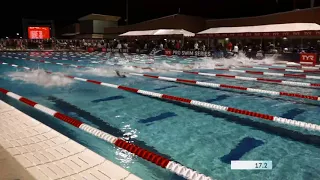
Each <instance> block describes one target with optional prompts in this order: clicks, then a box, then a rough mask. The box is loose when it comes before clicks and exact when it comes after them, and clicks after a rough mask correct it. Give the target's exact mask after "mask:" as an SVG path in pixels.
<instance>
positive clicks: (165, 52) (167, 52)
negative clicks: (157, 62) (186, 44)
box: [164, 49, 172, 56]
mask: <svg viewBox="0 0 320 180" xmlns="http://www.w3.org/2000/svg"><path fill="white" fill-rule="evenodd" d="M164 55H166V56H172V51H171V50H170V49H166V50H164Z"/></svg>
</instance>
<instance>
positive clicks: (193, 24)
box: [104, 14, 206, 35]
mask: <svg viewBox="0 0 320 180" xmlns="http://www.w3.org/2000/svg"><path fill="white" fill-rule="evenodd" d="M205 25H206V21H205V18H202V17H197V16H188V15H183V14H174V15H170V16H165V17H161V18H158V19H152V20H148V21H144V22H141V23H137V24H132V25H127V26H118V27H108V28H105V30H104V32H105V34H112V35H119V34H123V33H126V32H128V31H139V30H155V29H184V30H187V31H190V32H199V31H201V30H203V29H204V28H205Z"/></svg>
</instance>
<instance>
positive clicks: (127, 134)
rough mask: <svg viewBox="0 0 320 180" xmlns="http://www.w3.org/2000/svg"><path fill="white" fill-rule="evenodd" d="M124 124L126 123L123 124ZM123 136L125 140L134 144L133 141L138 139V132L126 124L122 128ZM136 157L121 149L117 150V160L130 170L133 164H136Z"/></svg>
mask: <svg viewBox="0 0 320 180" xmlns="http://www.w3.org/2000/svg"><path fill="white" fill-rule="evenodd" d="M122 123H123V124H124V122H122ZM121 131H122V132H123V133H124V134H123V137H122V138H123V139H125V140H126V141H127V142H129V143H133V139H134V138H137V137H138V135H137V134H138V130H137V129H132V128H131V126H130V125H128V124H126V125H124V126H123V127H122V128H121ZM134 157H135V155H134V154H132V153H130V152H128V151H126V150H123V149H121V148H117V150H116V159H118V160H119V161H120V163H121V165H122V167H125V168H129V167H130V165H131V164H133V163H134V161H133V160H134Z"/></svg>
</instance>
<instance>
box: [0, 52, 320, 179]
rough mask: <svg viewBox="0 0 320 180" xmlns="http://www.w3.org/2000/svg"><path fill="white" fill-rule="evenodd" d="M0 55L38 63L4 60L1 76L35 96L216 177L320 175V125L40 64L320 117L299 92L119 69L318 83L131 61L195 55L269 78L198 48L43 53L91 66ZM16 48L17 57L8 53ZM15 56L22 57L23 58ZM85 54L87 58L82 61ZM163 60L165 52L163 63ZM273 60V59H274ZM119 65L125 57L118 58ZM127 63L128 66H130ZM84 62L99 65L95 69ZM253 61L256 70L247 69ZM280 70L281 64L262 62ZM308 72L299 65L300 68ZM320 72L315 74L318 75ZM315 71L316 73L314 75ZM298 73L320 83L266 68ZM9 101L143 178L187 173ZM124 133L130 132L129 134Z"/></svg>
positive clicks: (311, 91) (203, 62)
mask: <svg viewBox="0 0 320 180" xmlns="http://www.w3.org/2000/svg"><path fill="white" fill-rule="evenodd" d="M1 55H5V57H2V56H1V59H0V60H1V61H4V62H7V63H12V64H17V65H20V66H25V67H29V68H39V69H40V70H37V71H33V72H29V71H23V70H19V69H18V70H17V69H15V68H13V67H10V66H7V65H1V66H0V70H1V76H0V84H1V87H3V88H6V89H8V90H10V91H12V92H16V93H18V94H20V95H23V96H25V97H28V98H30V99H32V100H35V101H37V102H39V103H41V104H43V105H45V106H47V107H50V108H52V109H55V110H59V111H60V112H63V113H65V114H67V115H69V116H72V117H75V118H77V119H79V120H81V121H83V122H85V123H87V124H89V125H91V126H93V127H97V128H99V129H101V130H103V131H105V132H108V133H111V134H113V135H116V136H127V135H128V136H131V141H133V142H134V143H136V144H139V145H142V146H144V147H145V148H146V149H148V150H150V151H152V152H156V153H160V154H162V155H163V156H166V157H169V158H170V159H172V160H174V161H177V162H180V163H181V164H183V165H185V166H187V167H190V168H193V169H195V170H197V171H198V172H201V173H203V174H205V175H207V176H210V177H212V178H214V179H230V180H231V179H232V180H233V179H258V178H260V179H297V180H298V179H319V177H320V173H319V172H318V171H317V169H318V166H319V165H320V163H319V162H318V161H317V160H318V159H319V158H318V153H319V147H320V146H319V145H320V138H319V136H318V135H319V133H318V132H316V131H309V130H304V129H302V128H297V127H291V126H287V125H281V124H275V123H273V122H271V121H270V122H269V121H264V120H260V119H258V118H253V117H247V116H242V115H235V114H230V113H224V112H217V111H208V110H204V109H203V108H198V107H193V106H188V105H184V104H180V103H172V102H170V101H162V100H159V99H155V98H150V97H146V96H140V95H137V94H133V93H129V92H125V91H120V90H119V89H113V88H108V87H103V86H97V85H95V84H90V83H86V82H79V81H72V80H70V79H68V78H64V77H61V76H58V75H57V76H51V75H48V74H46V73H45V72H43V71H41V69H44V70H48V71H53V72H61V73H64V74H68V75H71V76H77V77H82V78H86V79H93V80H97V81H102V82H106V83H112V84H118V85H120V84H121V85H125V86H129V87H133V88H138V89H143V90H148V91H153V92H159V93H165V94H170V95H175V96H179V97H186V98H190V99H193V100H198V101H204V102H209V103H214V104H219V105H224V106H228V107H235V108H239V109H245V110H250V111H254V112H260V113H265V114H270V115H275V116H280V117H284V118H290V119H297V120H300V121H304V122H309V123H314V124H319V122H318V120H319V118H318V116H317V113H318V112H319V110H320V109H319V105H320V103H319V102H316V101H312V100H305V99H299V98H291V97H282V96H270V95H265V94H259V93H250V92H245V91H240V90H229V89H221V88H204V87H199V86H191V85H187V84H181V83H175V82H167V81H159V80H157V79H153V78H147V77H141V76H133V75H128V77H127V78H119V77H117V76H116V75H115V73H114V72H113V69H115V68H118V69H121V71H131V72H132V71H134V72H137V71H138V72H139V73H144V74H150V75H161V76H165V77H174V78H181V79H196V80H198V81H201V82H211V83H218V84H230V85H234V86H245V87H253V88H257V89H264V90H273V91H287V92H294V93H300V94H308V95H314V96H317V95H319V90H318V89H315V88H306V87H298V86H284V85H281V84H270V83H258V82H255V81H240V80H237V79H226V78H216V77H209V76H199V75H195V74H188V73H178V72H168V71H163V70H161V71H149V70H148V69H144V70H143V69H134V68H131V67H129V65H136V66H145V67H147V66H149V67H153V68H158V69H169V68H171V69H179V68H181V67H182V65H181V64H187V65H188V64H189V65H192V64H195V65H196V66H197V67H198V68H200V69H197V71H200V72H206V73H211V74H212V73H215V74H231V75H238V76H243V77H244V76H245V77H264V76H259V75H256V74H243V73H240V72H227V71H222V70H212V68H214V66H216V64H215V62H213V61H211V60H209V59H204V58H202V59H200V58H196V57H190V58H180V57H163V56H159V57H151V56H147V55H144V56H142V55H127V54H115V53H96V54H91V55H89V54H82V53H73V54H72V53H65V54H63V53H52V54H50V53H48V54H47V56H48V57H47V58H44V57H43V58H39V57H33V59H35V60H45V61H48V62H58V63H67V64H74V65H78V66H85V67H83V68H82V67H81V68H74V67H70V66H66V65H64V66H63V65H61V64H58V65H57V64H50V63H45V62H44V61H42V62H40V61H33V62H32V61H27V60H24V59H23V58H26V57H29V56H30V55H32V56H33V55H37V54H29V53H15V54H12V53H11V54H8V53H2V54H1ZM8 56H10V57H8ZM15 57H17V59H15ZM78 60H81V61H78ZM163 61H166V63H164V62H163ZM240 61H241V63H242V64H249V65H250V64H253V62H251V61H249V60H246V59H244V58H243V59H241V60H239V59H238V60H236V59H231V60H220V61H219V63H220V64H221V63H222V64H226V65H227V66H228V67H229V66H230V65H239V62H240ZM267 62H268V63H270V62H271V63H272V60H267ZM114 64H118V65H117V66H115V65H114ZM124 65H126V67H124ZM86 67H95V68H96V69H90V68H86ZM242 69H245V70H252V69H248V68H242ZM262 71H268V72H275V73H282V72H279V71H270V70H262ZM296 74H301V73H296ZM312 75H314V74H312ZM314 76H317V75H316V74H315V75H314ZM265 78H272V79H281V80H285V81H294V82H311V83H314V84H315V83H319V80H317V79H302V80H301V79H298V78H288V77H274V76H268V77H265ZM1 98H2V99H4V100H5V101H6V102H8V103H10V104H12V105H14V106H15V107H19V108H20V109H22V110H23V112H25V113H27V114H29V115H31V116H33V117H36V118H37V119H39V120H42V122H43V123H45V124H47V125H49V126H50V127H52V128H54V129H56V130H58V131H59V132H61V133H63V134H66V135H67V136H68V137H70V138H72V139H74V140H76V141H78V142H80V143H82V144H84V145H85V146H86V147H89V148H90V149H92V150H93V151H95V152H97V153H99V154H100V155H102V156H104V157H106V158H107V159H110V160H111V161H113V162H115V163H116V164H119V165H121V166H123V167H126V168H128V170H129V171H131V172H133V173H134V174H136V175H138V176H139V177H141V178H143V179H181V178H180V177H179V176H177V175H174V174H172V173H170V172H167V171H166V170H164V169H161V168H158V167H157V166H155V165H152V164H151V163H149V162H147V161H144V160H141V159H140V158H138V157H134V156H132V155H131V154H130V153H127V152H125V151H124V150H120V149H117V148H114V147H112V146H110V145H109V144H107V143H105V142H104V141H102V140H99V139H98V138H95V137H94V136H92V135H89V134H86V133H84V132H81V131H79V130H77V129H75V128H72V127H70V126H69V125H66V124H64V123H61V122H59V121H57V120H55V119H53V118H50V117H47V116H45V115H44V114H41V113H39V112H37V111H35V110H33V109H31V108H28V107H26V106H24V105H21V104H20V103H19V102H17V101H14V100H12V99H10V98H7V97H5V96H1ZM124 134H126V135H124ZM236 159H239V160H271V161H272V162H273V170H270V171H262V170H251V171H248V170H246V171H237V170H231V169H230V160H236Z"/></svg>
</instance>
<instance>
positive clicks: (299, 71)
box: [239, 66, 320, 73]
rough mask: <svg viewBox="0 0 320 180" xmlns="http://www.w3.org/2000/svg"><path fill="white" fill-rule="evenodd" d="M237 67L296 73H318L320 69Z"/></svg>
mask: <svg viewBox="0 0 320 180" xmlns="http://www.w3.org/2000/svg"><path fill="white" fill-rule="evenodd" d="M239 67H242V68H250V69H262V70H273V71H286V72H296V73H320V70H306V69H286V68H272V67H257V66H239Z"/></svg>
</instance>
